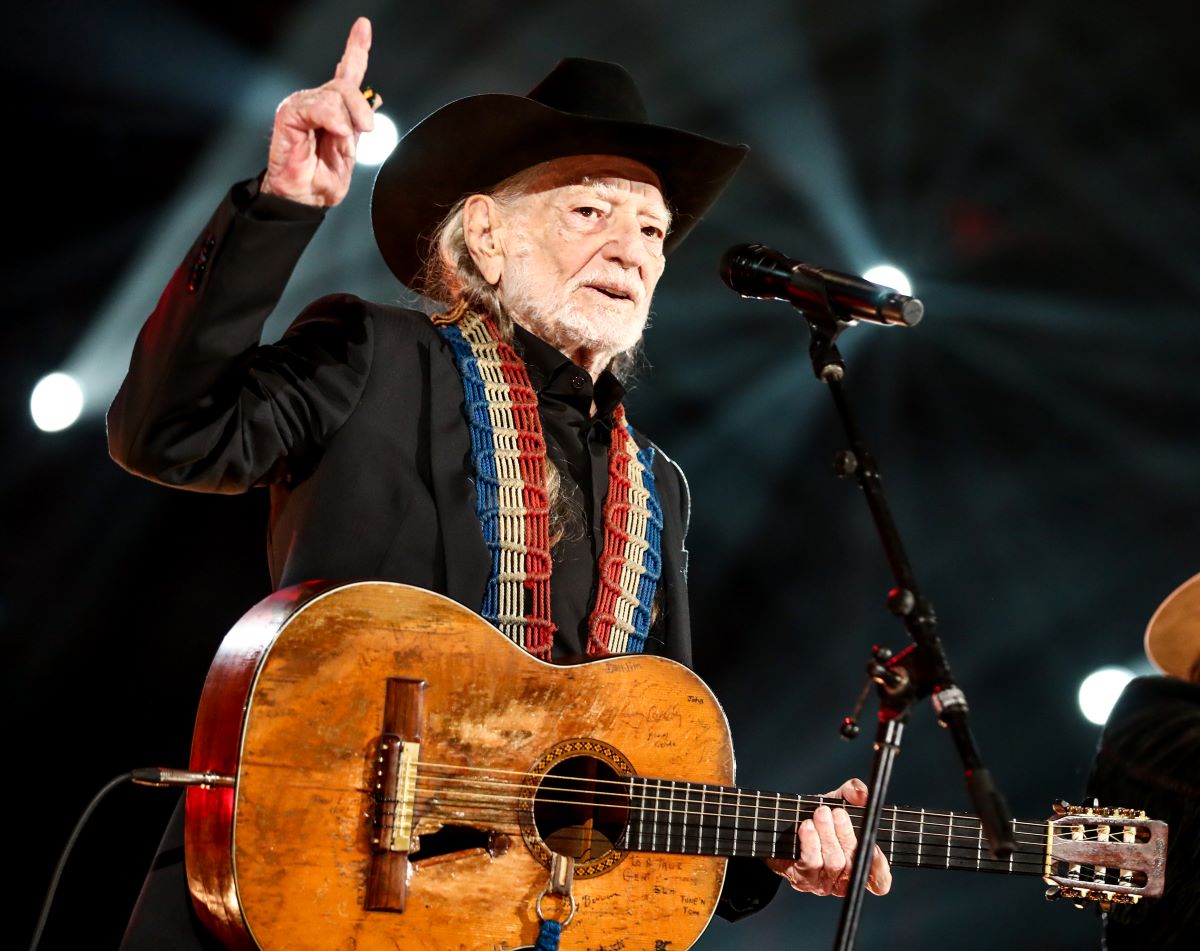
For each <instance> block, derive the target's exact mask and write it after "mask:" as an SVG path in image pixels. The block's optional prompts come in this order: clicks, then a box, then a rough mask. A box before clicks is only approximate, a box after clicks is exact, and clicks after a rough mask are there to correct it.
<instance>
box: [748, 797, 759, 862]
mask: <svg viewBox="0 0 1200 951" xmlns="http://www.w3.org/2000/svg"><path fill="white" fill-rule="evenodd" d="M758 799H759V797H758V796H757V795H756V796H755V797H754V828H753V829H752V830H751V832H750V855H751V857H753V856H756V855H758Z"/></svg>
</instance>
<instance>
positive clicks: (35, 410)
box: [29, 373, 83, 433]
mask: <svg viewBox="0 0 1200 951" xmlns="http://www.w3.org/2000/svg"><path fill="white" fill-rule="evenodd" d="M82 411H83V390H82V389H81V388H80V386H79V384H78V383H77V382H75V378H74V377H70V376H67V374H65V373H51V374H50V375H49V376H44V377H42V378H41V379H40V380H39V381H38V385H37V386H35V387H34V388H33V395H32V396H30V397H29V413H30V415H31V416H33V422H34V425H36V426H37V428H38V429H40V430H42V431H43V432H47V433H56V432H58V431H59V430H60V429H66V428H67V427H68V426H70V425H71V424H72V423H73V422H75V420H77V419H79V414H80V413H81V412H82Z"/></svg>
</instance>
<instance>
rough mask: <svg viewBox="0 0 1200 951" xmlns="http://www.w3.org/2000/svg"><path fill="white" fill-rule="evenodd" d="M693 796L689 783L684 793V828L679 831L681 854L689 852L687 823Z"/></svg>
mask: <svg viewBox="0 0 1200 951" xmlns="http://www.w3.org/2000/svg"><path fill="white" fill-rule="evenodd" d="M691 795H692V784H691V783H687V784H686V785H685V787H684V791H683V828H682V829H680V830H679V851H680V853H681V854H682V853H684V852H687V822H688V800H689V799H690V798H691Z"/></svg>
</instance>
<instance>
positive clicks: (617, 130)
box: [371, 59, 749, 290]
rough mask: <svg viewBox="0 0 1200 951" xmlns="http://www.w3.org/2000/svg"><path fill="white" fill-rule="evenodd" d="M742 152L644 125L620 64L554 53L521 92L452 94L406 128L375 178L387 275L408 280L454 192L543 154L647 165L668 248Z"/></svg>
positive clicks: (495, 180)
mask: <svg viewBox="0 0 1200 951" xmlns="http://www.w3.org/2000/svg"><path fill="white" fill-rule="evenodd" d="M748 151H749V149H748V148H747V147H746V146H744V145H727V144H726V143H724V142H718V141H716V140H715V139H710V138H707V137H705V136H702V135H696V134H694V133H692V132H684V131H682V130H680V129H671V128H667V127H665V126H657V125H651V124H650V123H649V122H648V121H647V119H646V107H645V106H644V105H643V103H642V97H641V95H640V94H639V93H638V89H637V86H636V85H635V84H634V81H633V77H632V76H630V75H629V73H627V72H626V71H625V70H624V69H623V68H622V67H620V66H617V65H616V64H615V63H601V62H597V61H596V60H589V59H564V60H563V61H562V62H560V63H559V64H558V65H557V66H556V67H554V69H553V70H552V71H551V73H550V75H548V76H547V77H546V78H545V79H543V80H542V81H541V82H540V83H539V84H538V85H537V86H536V87H535V88H534V90H533V91H532V92H530V93H529V95H528V96H512V95H496V94H492V95H482V96H470V97H468V98H466V99H459V100H457V101H456V102H452V103H450V104H449V105H446V106H443V107H442V108H441V109H438V110H437V111H436V112H434V113H433V114H432V115H430V116H428V117H426V118H425V119H423V120H422V121H421V122H420V123H418V124H417V125H415V126H414V127H413V128H412V129H411V130H409V132H408V134H407V135H405V136H404V138H403V139H402V140H401V141H400V144H399V145H397V146H396V148H395V150H394V151H393V152H392V154H391V155H390V156H389V157H388V159H387V161H386V162H384V163H383V166H382V167H381V168H380V169H379V174H378V175H377V176H376V178H375V189H374V191H373V192H372V194H371V220H372V223H373V225H374V228H375V240H376V241H377V242H378V243H379V250H380V251H381V252H382V253H383V259H384V261H386V262H387V265H388V267H390V268H391V269H392V273H394V274H395V275H396V277H398V278H400V280H401V281H402V282H403V283H404V284H406V285H408V286H410V287H411V286H412V285H413V282H414V280H415V278H416V276H417V274H418V273H419V272H420V270H421V267H422V265H423V263H424V260H425V258H426V256H427V255H428V253H429V250H430V248H429V241H430V238H431V236H432V235H431V232H432V231H433V229H434V228H435V227H436V226H437V225H438V224H439V223H440V222H441V221H442V219H443V218H444V217H445V215H446V213H447V212H448V211H449V210H450V207H451V206H452V205H453V204H454V203H455V202H456V201H458V199H460V198H462V197H463V196H464V195H470V194H474V193H476V192H483V191H486V190H487V189H489V188H491V187H492V186H494V185H497V184H499V183H500V182H502V181H504V179H506V178H508V177H510V176H511V175H515V174H516V173H517V172H520V171H523V170H524V169H527V168H531V167H533V166H534V165H538V164H540V163H541V162H546V161H549V160H550V159H556V158H563V157H565V156H568V155H619V156H623V157H625V158H631V159H636V160H637V161H639V162H641V163H642V164H644V165H646V166H648V167H649V168H651V169H653V170H654V172H655V173H657V175H658V177H659V180H660V181H661V182H662V191H663V195H664V197H665V198H666V200H667V203H668V204H669V205H670V206H671V210H672V212H673V215H674V217H673V220H672V225H671V233H670V234H669V235H667V240H666V243H665V250H666V251H667V252H670V251H671V250H672V249H673V248H674V247H675V246H676V245H678V244H679V242H680V241H682V240H683V239H684V237H685V236H686V235H687V233H688V232H689V231H691V229H692V228H693V227H694V226H695V224H696V222H697V221H699V220H700V218H701V217H702V216H703V214H704V212H705V211H706V210H707V209H708V207H709V206H710V205H711V204H712V203H713V202H714V201H716V198H717V196H718V195H719V194H720V193H721V190H722V189H723V188H724V187H725V185H726V184H727V183H728V182H729V179H730V178H732V177H733V173H734V172H735V171H736V170H737V167H738V165H740V164H741V162H742V159H744V158H745V157H746V153H747V152H748ZM419 289H420V288H418V290H419Z"/></svg>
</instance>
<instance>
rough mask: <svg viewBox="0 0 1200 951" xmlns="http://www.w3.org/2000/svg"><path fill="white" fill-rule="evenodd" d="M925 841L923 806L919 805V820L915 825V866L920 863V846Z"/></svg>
mask: <svg viewBox="0 0 1200 951" xmlns="http://www.w3.org/2000/svg"><path fill="white" fill-rule="evenodd" d="M924 843H925V807H924V806H922V807H921V820H920V824H919V825H918V826H917V866H918V867H920V865H921V847H922V846H923V845H924Z"/></svg>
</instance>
